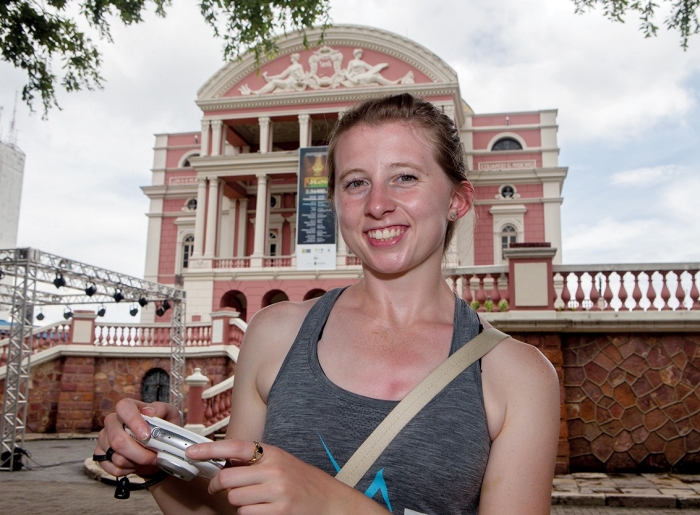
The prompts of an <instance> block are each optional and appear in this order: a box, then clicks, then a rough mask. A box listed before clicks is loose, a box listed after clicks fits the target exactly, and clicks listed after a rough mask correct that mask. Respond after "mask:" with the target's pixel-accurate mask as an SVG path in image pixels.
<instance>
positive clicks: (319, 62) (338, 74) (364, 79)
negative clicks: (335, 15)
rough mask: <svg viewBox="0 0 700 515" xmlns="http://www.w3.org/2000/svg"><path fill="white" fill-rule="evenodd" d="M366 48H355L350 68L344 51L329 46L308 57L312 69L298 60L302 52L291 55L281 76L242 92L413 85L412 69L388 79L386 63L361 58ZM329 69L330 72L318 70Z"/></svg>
mask: <svg viewBox="0 0 700 515" xmlns="http://www.w3.org/2000/svg"><path fill="white" fill-rule="evenodd" d="M362 54H363V50H362V49H361V48H356V49H355V51H354V52H353V55H354V59H352V60H351V61H350V62H349V63H348V66H347V68H345V69H343V54H342V53H341V52H339V51H338V50H334V49H332V48H331V47H329V46H323V47H321V48H319V49H318V50H317V51H316V52H314V53H313V54H311V56H310V57H309V68H310V71H309V72H308V73H307V72H305V71H304V67H303V65H301V64H300V63H299V59H300V55H299V54H292V55H291V56H290V60H291V64H290V65H289V66H288V67H287V69H285V70H284V71H283V72H282V73H280V74H278V75H270V76H268V75H267V72H265V73H263V78H264V79H265V81H266V82H267V84H265V85H264V86H263V87H262V88H260V89H258V90H256V91H254V90H252V89H250V87H249V86H248V85H247V84H243V85H242V86H241V87H240V88H239V91H240V92H241V94H242V95H264V94H266V93H273V92H274V93H289V92H292V91H304V90H305V89H307V88H309V89H335V88H337V87H339V86H344V87H346V88H354V87H357V86H369V85H372V84H379V85H381V86H391V85H395V84H413V83H414V76H413V72H410V71H409V72H408V73H407V74H406V75H405V76H404V77H402V78H401V79H397V80H389V79H387V78H386V77H384V76H383V75H382V71H383V70H384V69H385V68H387V67H388V66H389V64H387V63H379V64H374V65H373V64H369V63H367V62H365V61H363V60H362ZM323 68H330V70H328V71H329V74H325V73H321V74H319V70H320V69H323Z"/></svg>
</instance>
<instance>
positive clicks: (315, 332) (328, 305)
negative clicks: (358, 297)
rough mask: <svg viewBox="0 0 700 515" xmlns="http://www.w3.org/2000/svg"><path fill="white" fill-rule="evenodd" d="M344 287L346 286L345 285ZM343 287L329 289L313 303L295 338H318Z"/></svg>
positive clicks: (313, 339) (314, 340) (315, 339)
mask: <svg viewBox="0 0 700 515" xmlns="http://www.w3.org/2000/svg"><path fill="white" fill-rule="evenodd" d="M345 288H347V286H346V287H345ZM345 288H336V289H334V290H330V291H328V292H326V293H325V294H324V295H323V296H322V297H320V298H319V299H318V301H317V302H316V304H314V305H313V307H312V308H311V309H310V310H309V312H308V313H307V315H306V318H305V319H304V322H303V324H302V325H301V328H300V329H299V333H298V334H297V340H309V341H312V342H316V341H317V340H318V339H319V337H320V335H321V332H322V331H323V327H324V326H325V325H326V320H328V316H329V315H330V314H331V310H332V309H333V305H334V304H335V302H336V301H337V300H338V297H340V294H341V293H343V292H344V291H345Z"/></svg>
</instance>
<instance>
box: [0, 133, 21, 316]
mask: <svg viewBox="0 0 700 515" xmlns="http://www.w3.org/2000/svg"><path fill="white" fill-rule="evenodd" d="M23 176H24V153H23V152H22V151H21V150H20V149H19V148H17V146H16V145H14V144H11V143H5V142H3V141H0V249H11V248H14V247H16V246H17V227H18V226H19V205H20V199H21V198H22V178H23ZM0 267H2V264H1V263H0ZM0 280H3V281H7V280H8V278H5V279H0ZM8 317H9V312H7V311H4V310H3V309H2V308H0V322H2V321H3V320H7V319H8Z"/></svg>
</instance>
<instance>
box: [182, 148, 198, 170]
mask: <svg viewBox="0 0 700 515" xmlns="http://www.w3.org/2000/svg"><path fill="white" fill-rule="evenodd" d="M200 156H201V151H200V149H195V150H190V151H189V152H185V153H184V154H182V157H181V158H180V160H179V161H178V163H177V167H178V168H190V169H191V168H192V165H190V166H188V167H186V166H185V161H187V160H188V159H189V158H190V157H200Z"/></svg>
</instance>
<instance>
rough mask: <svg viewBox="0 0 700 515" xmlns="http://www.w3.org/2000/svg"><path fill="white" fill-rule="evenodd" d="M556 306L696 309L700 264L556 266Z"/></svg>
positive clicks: (593, 309)
mask: <svg viewBox="0 0 700 515" xmlns="http://www.w3.org/2000/svg"><path fill="white" fill-rule="evenodd" d="M552 268H553V272H554V277H553V286H554V290H555V292H556V300H555V307H556V308H559V309H571V310H577V311H582V310H591V311H598V310H603V311H625V310H629V311H668V310H679V309H680V310H683V309H685V310H697V309H700V304H699V303H698V297H700V294H699V293H698V285H697V282H698V270H700V263H663V264H651V263H650V264H635V265H555V266H553V267H552Z"/></svg>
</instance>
